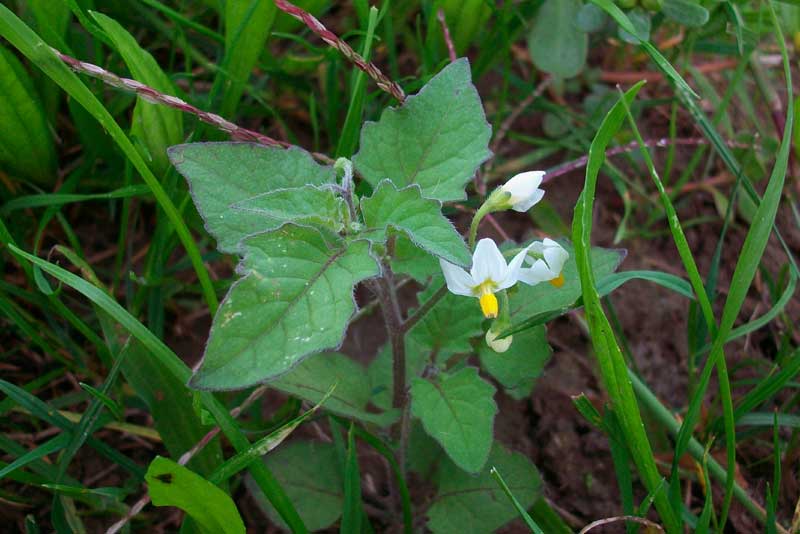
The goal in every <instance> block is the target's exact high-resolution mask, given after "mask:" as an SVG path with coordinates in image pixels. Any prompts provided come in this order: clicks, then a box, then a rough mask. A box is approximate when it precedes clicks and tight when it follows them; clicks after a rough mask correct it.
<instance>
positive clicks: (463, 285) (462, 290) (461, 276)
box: [439, 259, 477, 297]
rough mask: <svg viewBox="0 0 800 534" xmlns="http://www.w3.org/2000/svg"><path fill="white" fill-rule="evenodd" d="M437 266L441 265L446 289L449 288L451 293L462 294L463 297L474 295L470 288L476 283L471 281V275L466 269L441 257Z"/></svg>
mask: <svg viewBox="0 0 800 534" xmlns="http://www.w3.org/2000/svg"><path fill="white" fill-rule="evenodd" d="M439 266H441V268H442V274H444V279H445V282H447V289H449V290H450V292H451V293H455V294H456V295H463V296H465V297H474V296H475V295H474V294H473V292H472V288H473V286H475V285H477V284H475V283H474V282H473V280H472V277H471V276H470V275H469V273H468V272H467V271H465V270H464V269H462V268H461V267H459V266H458V265H453V264H452V263H450V262H447V261H444V260H442V259H440V260H439Z"/></svg>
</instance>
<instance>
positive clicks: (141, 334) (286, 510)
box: [0, 6, 307, 532]
mask: <svg viewBox="0 0 800 534" xmlns="http://www.w3.org/2000/svg"><path fill="white" fill-rule="evenodd" d="M0 7H2V6H0ZM9 249H10V250H11V251H12V252H14V253H15V254H16V255H18V256H19V257H21V258H23V259H25V260H27V261H29V262H31V263H33V264H35V265H38V266H39V267H40V268H41V269H42V270H43V271H45V272H47V273H48V274H50V275H52V276H54V277H55V278H57V279H58V280H61V281H62V282H64V283H65V284H67V285H68V286H70V287H72V288H73V289H75V290H76V291H78V292H80V293H81V294H83V295H84V296H85V297H86V298H88V299H89V300H91V301H92V302H93V303H94V304H96V305H97V306H99V307H100V308H102V309H103V311H105V312H106V313H108V314H109V315H110V316H111V317H112V318H113V319H114V320H116V321H117V322H118V323H119V324H120V325H122V327H123V328H125V329H126V330H127V331H128V332H130V333H131V335H133V336H134V337H135V338H136V339H138V340H139V341H140V342H141V343H142V344H143V345H144V346H145V347H147V348H148V349H149V350H150V351H151V353H152V354H153V356H154V357H155V358H158V359H159V361H160V362H161V363H162V365H163V366H164V368H165V369H167V370H169V372H170V373H172V374H173V376H174V377H175V378H177V379H178V380H180V381H181V382H182V383H184V384H185V383H187V382H188V381H189V377H190V376H191V371H190V370H189V368H188V367H187V366H186V364H185V363H183V361H181V359H180V358H178V356H177V355H175V353H174V352H172V350H170V348H169V347H167V346H166V345H165V344H164V343H163V342H162V341H161V340H160V339H158V338H157V337H156V336H154V335H153V333H152V332H150V331H149V330H148V329H147V328H145V327H144V325H142V323H140V322H139V321H137V320H136V319H135V318H134V317H133V316H131V315H130V314H129V313H128V312H127V311H126V310H125V309H124V308H123V307H122V306H120V305H119V304H118V303H117V302H116V301H115V300H114V299H112V298H111V297H110V296H109V295H108V294H107V293H105V291H103V290H102V289H100V288H98V287H95V286H94V285H92V284H90V283H88V282H86V281H85V280H84V279H82V278H81V277H79V276H76V275H74V274H72V273H71V272H69V271H66V270H64V269H62V268H60V267H58V266H56V265H53V264H52V263H50V262H47V261H45V260H43V259H41V258H38V257H36V256H33V255H31V254H28V253H27V252H25V251H23V250H21V249H19V248H17V247H15V246H14V245H9ZM198 396H199V398H200V400H201V402H202V403H203V405H204V406H205V408H206V409H207V410H208V411H209V412H210V413H211V415H212V417H214V419H215V420H216V421H217V424H219V426H220V429H221V430H222V432H223V433H224V434H225V435H226V436H227V437H228V439H229V440H230V442H231V444H232V445H233V447H234V448H235V449H236V450H237V451H242V450H246V449H247V448H248V447H249V446H250V442H249V440H248V439H247V438H246V437H245V435H244V434H243V433H242V431H241V430H240V429H239V427H238V426H236V422H235V421H234V420H233V418H232V417H231V415H230V414H229V413H228V410H227V409H226V408H225V407H224V406H223V405H222V404H221V403H220V402H219V401H218V400H217V399H216V397H214V395H213V394H212V393H210V392H207V391H204V392H199V393H198ZM250 472H251V474H252V475H253V478H254V479H255V480H256V482H257V483H258V485H259V487H260V488H261V489H262V491H264V494H265V496H266V497H267V499H269V501H270V502H271V503H272V505H273V506H274V507H275V509H276V510H277V511H278V512H279V513H280V514H281V517H283V519H284V520H285V521H286V523H287V524H288V525H290V526H291V527H292V529H293V530H296V531H297V532H307V529H306V528H305V526H304V525H303V522H302V520H301V519H300V516H299V515H298V514H297V510H295V508H294V506H293V505H292V503H291V502H290V501H289V499H288V497H287V496H286V493H285V492H284V491H283V489H282V488H281V487H280V485H279V484H278V482H277V480H276V479H275V477H274V476H273V475H272V473H270V472H269V470H267V467H266V466H265V465H264V464H263V462H253V463H251V464H250Z"/></svg>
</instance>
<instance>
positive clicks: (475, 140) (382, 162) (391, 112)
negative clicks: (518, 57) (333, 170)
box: [353, 59, 491, 202]
mask: <svg viewBox="0 0 800 534" xmlns="http://www.w3.org/2000/svg"><path fill="white" fill-rule="evenodd" d="M490 137H491V128H490V127H489V124H488V123H487V122H486V115H485V114H484V112H483V106H482V105H481V100H480V96H479V95H478V91H477V90H476V89H475V86H473V85H472V81H471V76H470V69H469V63H468V62H467V60H466V59H459V60H458V61H455V62H453V63H451V64H449V65H448V66H447V67H445V68H444V69H442V71H441V72H440V73H439V74H437V75H436V76H434V77H433V78H431V80H430V81H429V82H428V83H427V84H426V85H425V87H423V88H422V89H421V90H420V92H419V93H417V94H416V95H413V96H410V97H408V98H407V99H406V101H405V103H404V104H403V105H402V106H400V107H398V108H388V109H386V110H385V111H384V112H383V113H382V114H381V118H380V120H379V121H378V122H367V123H365V124H364V127H363V129H362V130H361V144H360V146H361V148H360V150H359V151H358V153H357V154H356V155H355V156H354V157H353V164H354V165H355V167H356V169H357V170H358V172H360V173H361V174H362V175H363V176H364V178H366V180H367V182H369V183H370V184H372V186H373V187H375V186H377V185H378V183H380V182H381V181H382V180H384V179H389V180H391V181H392V182H393V183H394V184H395V185H396V186H398V187H405V186H407V185H411V184H419V186H420V187H421V188H422V195H423V196H424V197H427V198H435V199H438V200H441V201H443V202H446V201H449V200H462V199H464V198H466V195H465V193H464V186H465V184H466V183H467V182H468V181H469V179H470V178H472V177H473V176H474V174H475V171H476V170H477V168H478V166H479V165H480V164H481V163H483V162H484V161H486V160H487V159H488V158H489V156H490V155H491V152H490V151H489V147H488V145H489V138H490Z"/></svg>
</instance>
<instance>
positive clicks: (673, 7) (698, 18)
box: [661, 0, 710, 28]
mask: <svg viewBox="0 0 800 534" xmlns="http://www.w3.org/2000/svg"><path fill="white" fill-rule="evenodd" d="M661 12H662V13H664V15H666V17H667V18H670V19H672V20H674V21H675V22H677V23H679V24H683V25H684V26H689V27H693V28H699V27H700V26H704V25H705V23H706V22H708V19H709V16H710V15H709V13H708V10H707V9H706V8H704V7H703V6H701V5H700V4H698V3H697V2H695V1H692V0H664V5H663V6H661Z"/></svg>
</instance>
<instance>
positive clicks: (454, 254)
mask: <svg viewBox="0 0 800 534" xmlns="http://www.w3.org/2000/svg"><path fill="white" fill-rule="evenodd" d="M361 213H362V214H363V215H364V224H365V226H366V228H365V230H364V235H365V236H366V237H367V238H369V239H372V240H374V241H379V242H383V241H386V238H387V236H388V230H389V229H390V228H393V229H395V230H399V231H401V232H402V233H403V234H405V235H406V236H408V238H409V239H411V241H413V242H414V243H415V244H416V245H417V246H418V247H420V248H421V249H423V250H425V251H427V252H429V253H430V254H433V255H434V256H437V257H439V258H444V259H445V260H447V261H449V262H450V263H454V264H456V265H462V266H466V265H469V263H470V261H471V258H470V254H469V251H468V250H467V246H466V245H465V244H464V239H462V237H461V235H459V233H458V232H456V229H455V228H454V227H453V224H452V223H451V222H450V221H448V220H447V219H446V218H445V216H444V215H442V205H441V203H440V202H439V201H437V200H431V199H427V198H423V197H422V191H421V190H420V188H419V186H417V185H412V186H409V187H404V188H403V189H398V188H397V187H396V186H395V185H394V184H393V183H392V182H390V181H389V180H384V181H382V182H381V183H380V184H378V187H377V189H375V192H374V193H373V195H372V196H371V197H369V198H365V199H362V200H361Z"/></svg>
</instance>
